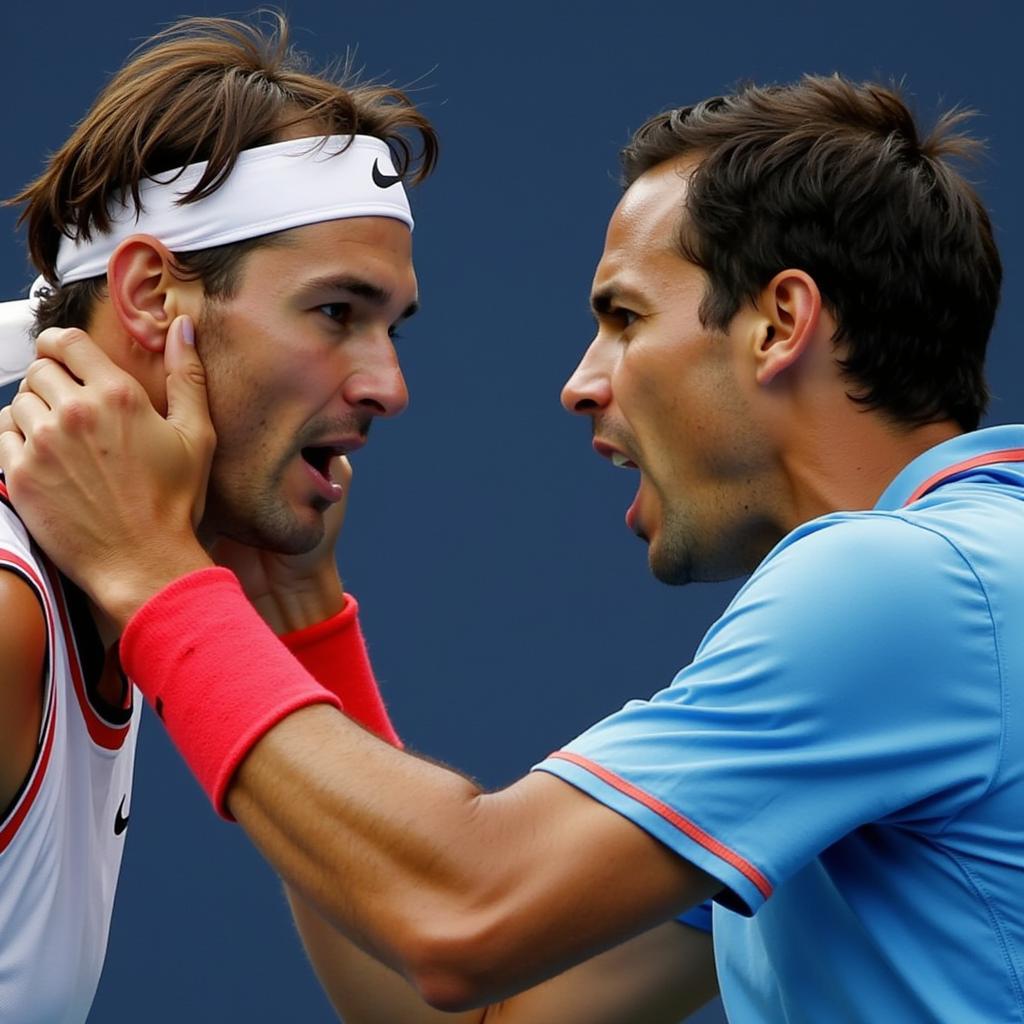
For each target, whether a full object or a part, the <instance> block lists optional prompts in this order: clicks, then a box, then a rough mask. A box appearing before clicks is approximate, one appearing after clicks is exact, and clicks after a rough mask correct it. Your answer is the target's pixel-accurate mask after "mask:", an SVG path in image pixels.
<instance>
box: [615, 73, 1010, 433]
mask: <svg viewBox="0 0 1024 1024" xmlns="http://www.w3.org/2000/svg"><path fill="white" fill-rule="evenodd" d="M969 113H970V112H968V111H957V110H953V111H950V112H948V113H946V114H945V115H943V116H942V117H941V118H940V119H939V121H938V123H937V124H936V126H935V128H934V129H933V130H932V131H931V133H930V134H928V135H927V136H926V137H924V138H922V137H921V136H920V135H919V133H918V130H917V126H916V125H915V123H914V118H913V115H912V114H911V112H910V110H909V109H908V107H907V105H906V103H905V102H904V101H903V99H902V98H901V96H900V95H899V93H898V92H897V91H896V90H895V89H890V88H886V87H884V86H881V85H877V84H872V83H864V84H857V83H853V82H850V81H847V80H846V79H844V78H842V77H840V76H839V75H833V76H831V77H816V76H806V77H804V78H803V79H801V80H800V81H799V82H797V83H795V84H792V85H787V86H769V87H757V86H746V87H744V88H741V89H740V90H738V91H737V92H736V93H734V94H733V95H730V96H718V97H715V98H713V99H708V100H705V101H704V102H702V103H698V104H696V105H695V106H690V107H681V108H679V109H676V110H669V111H666V112H665V113H662V114H658V115H656V116H655V117H652V118H651V119H650V120H648V121H647V123H646V124H644V125H643V126H642V127H641V128H640V129H639V130H638V131H637V132H636V133H635V134H634V136H633V138H632V140H631V142H630V143H629V145H628V146H627V147H626V148H625V149H624V150H623V152H622V163H623V172H624V184H625V185H626V187H628V186H629V185H630V184H632V183H633V182H634V181H635V180H636V179H637V178H638V177H639V176H640V175H641V174H643V173H644V172H645V171H647V170H649V169H650V168H652V167H654V166H656V165H658V164H660V163H662V162H663V161H665V160H670V159H673V158H675V157H679V156H683V155H687V154H691V155H693V156H695V157H696V158H697V159H698V160H699V163H698V165H697V167H696V169H695V171H694V173H693V175H692V177H691V178H690V181H689V187H688V190H687V195H686V199H685V206H684V210H685V215H684V216H682V217H681V221H680V231H679V237H678V246H679V249H680V252H681V254H682V255H683V256H684V257H685V258H686V259H688V260H691V261H692V262H694V263H696V264H697V265H698V266H700V267H702V268H703V269H704V271H705V272H706V273H707V275H708V278H709V287H708V291H707V294H706V295H705V297H704V300H703V302H702V305H701V311H700V312H701V318H702V320H703V322H704V323H705V324H706V325H707V326H711V327H713V328H715V329H718V330H723V329H725V328H726V327H727V326H728V324H729V322H730V321H731V320H732V318H733V316H734V315H735V314H736V312H737V310H738V309H739V308H740V305H741V304H742V303H743V302H744V301H747V300H752V299H754V298H755V297H756V296H757V294H758V293H759V292H760V291H761V289H762V288H764V287H765V286H766V285H767V284H768V282H769V281H770V280H771V279H772V278H773V277H774V276H775V275H776V274H777V273H778V272H779V271H780V270H783V269H786V268H789V267H793V268H798V269H802V270H804V271H806V272H807V273H808V274H810V275H811V277H813V278H814V280H815V282H816V283H817V285H818V287H819V288H820V289H821V293H822V297H823V300H824V302H825V303H826V305H827V307H828V308H829V309H830V311H831V312H832V314H833V315H834V317H835V319H836V322H837V325H838V326H837V331H836V336H835V338H834V341H835V342H836V343H837V344H838V343H841V344H842V345H843V351H842V358H841V359H840V365H841V366H842V367H843V370H844V373H845V374H846V376H847V379H848V380H849V381H850V382H851V385H852V387H853V390H852V391H851V397H852V398H854V400H856V401H859V402H861V403H863V404H864V405H865V406H866V407H868V408H875V409H881V410H883V411H885V412H887V413H888V414H890V416H891V417H892V418H893V419H894V420H895V421H897V422H902V423H907V424H919V423H927V422H932V421H936V420H941V419H946V418H951V419H953V420H955V421H956V422H957V423H959V424H960V425H961V426H962V427H963V428H964V429H966V430H971V429H974V428H975V427H977V425H978V423H979V421H980V418H981V416H982V414H983V413H984V411H985V407H986V405H987V402H988V389H987V387H986V384H985V378H984V359H985V347H986V344H987V342H988V336H989V333H990V331H991V328H992V322H993V319H994V317H995V312H996V307H997V305H998V302H999V288H1000V283H1001V280H1002V264H1001V262H1000V259H999V253H998V251H997V249H996V246H995V242H994V239H993V235H992V225H991V222H990V221H989V217H988V214H987V213H986V211H985V208H984V206H983V205H982V203H981V200H980V199H979V197H978V195H977V193H976V192H975V191H974V189H973V188H972V187H971V186H970V184H968V182H967V181H966V180H965V179H964V178H963V177H962V176H961V175H960V174H959V173H958V172H957V171H956V170H955V169H954V168H953V167H952V166H951V164H950V162H949V158H951V157H953V158H960V157H969V156H974V155H975V154H977V153H978V152H979V151H980V149H981V144H980V143H979V142H978V141H977V140H975V139H972V138H970V137H969V136H967V135H965V134H964V133H962V132H961V131H960V130H959V129H960V126H961V124H962V122H963V121H964V120H965V119H966V118H967V117H968V116H969Z"/></svg>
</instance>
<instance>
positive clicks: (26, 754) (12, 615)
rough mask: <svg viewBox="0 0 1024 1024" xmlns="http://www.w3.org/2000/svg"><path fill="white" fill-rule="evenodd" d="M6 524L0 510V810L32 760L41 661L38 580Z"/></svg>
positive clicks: (43, 636) (43, 630)
mask: <svg viewBox="0 0 1024 1024" xmlns="http://www.w3.org/2000/svg"><path fill="white" fill-rule="evenodd" d="M12 519H13V515H12V513H10V512H9V511H8V509H6V508H3V507H0V622H2V624H3V625H2V626H0V809H2V808H4V807H7V806H8V805H9V804H10V802H11V800H12V799H13V798H14V796H15V795H16V793H17V791H18V789H19V788H20V786H21V784H22V782H23V780H24V778H25V776H26V775H27V773H28V771H29V770H30V768H31V766H32V763H33V761H34V759H35V755H36V748H37V745H38V739H39V730H40V725H41V718H42V708H43V698H44V679H43V674H44V670H45V667H46V662H47V626H46V617H45V613H44V610H43V601H44V597H43V584H42V578H41V574H40V572H39V567H38V565H37V564H36V562H35V560H34V559H33V558H32V557H31V554H30V552H29V551H28V550H27V547H26V546H25V545H24V544H23V543H22V542H21V537H20V536H19V532H18V530H17V529H16V527H15V526H14V525H13V524H12V522H11V520H12ZM17 525H18V526H20V523H19V524H17Z"/></svg>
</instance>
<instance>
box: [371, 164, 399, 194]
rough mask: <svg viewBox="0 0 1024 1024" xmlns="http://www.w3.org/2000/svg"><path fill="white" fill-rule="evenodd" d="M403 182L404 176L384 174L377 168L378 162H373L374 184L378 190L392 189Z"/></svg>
mask: <svg viewBox="0 0 1024 1024" xmlns="http://www.w3.org/2000/svg"><path fill="white" fill-rule="evenodd" d="M401 180H402V176H401V175H400V174H384V173H383V172H382V171H381V169H380V168H379V167H378V166H377V161H376V160H374V161H373V183H374V185H376V186H377V187H378V188H391V186H392V185H394V184H396V183H397V182H399V181H401Z"/></svg>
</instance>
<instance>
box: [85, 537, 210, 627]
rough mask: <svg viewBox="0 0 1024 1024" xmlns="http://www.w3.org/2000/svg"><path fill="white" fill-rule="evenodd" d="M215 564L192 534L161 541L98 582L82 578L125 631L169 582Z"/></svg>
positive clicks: (109, 570)
mask: <svg viewBox="0 0 1024 1024" xmlns="http://www.w3.org/2000/svg"><path fill="white" fill-rule="evenodd" d="M212 565H213V562H212V561H211V560H210V557H209V555H207V554H206V552H205V551H204V550H203V549H202V547H200V545H199V542H198V541H197V540H196V539H195V538H194V537H190V538H188V539H187V540H184V541H182V542H180V543H176V544H160V545H156V546H155V547H153V548H151V549H149V550H148V551H147V552H146V553H145V554H144V555H142V556H140V557H136V558H134V559H133V560H131V561H126V562H125V563H124V564H123V565H117V566H109V567H106V568H104V569H103V571H102V572H99V573H98V574H97V578H96V580H95V582H93V581H91V580H83V581H81V585H82V587H83V589H84V590H85V591H86V592H87V593H89V595H90V596H91V597H92V599H93V600H94V602H95V603H96V605H97V606H98V607H99V608H100V610H101V611H102V612H104V613H105V614H106V615H107V616H108V617H109V618H110V619H111V620H112V621H113V623H114V625H115V626H116V627H117V629H118V630H119V631H123V630H124V628H125V626H126V625H127V624H128V620H129V619H131V618H132V616H133V615H134V614H135V613H136V612H137V611H138V610H139V609H140V608H141V607H142V606H143V605H144V604H145V603H146V602H147V601H149V599H150V598H152V597H153V596H155V595H156V594H158V593H159V592H160V591H161V590H163V589H164V588H165V587H166V586H167V585H168V584H170V583H172V582H174V580H176V579H179V578H180V577H182V576H185V575H187V574H188V573H190V572H193V571H195V570H196V569H208V568H210V567H211V566H212Z"/></svg>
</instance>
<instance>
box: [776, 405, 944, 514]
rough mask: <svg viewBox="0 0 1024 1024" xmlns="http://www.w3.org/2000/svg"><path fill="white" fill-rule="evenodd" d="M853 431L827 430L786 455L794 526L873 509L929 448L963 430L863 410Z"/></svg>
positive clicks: (857, 415)
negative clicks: (903, 422)
mask: <svg viewBox="0 0 1024 1024" xmlns="http://www.w3.org/2000/svg"><path fill="white" fill-rule="evenodd" d="M853 415H854V416H855V417H856V419H855V420H854V421H853V425H852V429H843V427H844V426H846V425H845V424H837V425H836V426H837V427H838V429H829V428H825V429H823V430H822V431H820V433H818V434H817V435H814V434H811V435H807V434H805V435H804V436H803V441H804V443H803V444H802V445H800V446H798V447H796V448H795V449H794V450H793V451H791V452H789V453H787V454H786V455H785V456H784V457H783V466H784V471H785V473H786V476H787V478H788V481H789V486H790V494H791V503H790V504H791V517H792V521H791V523H790V524H789V528H790V529H792V528H794V527H795V526H798V525H799V524H800V523H804V522H807V521H808V520H809V519H814V518H816V517H817V516H821V515H825V514H827V513H829V512H844V511H857V510H862V509H869V508H873V507H874V505H875V503H876V502H877V501H878V499H879V497H880V496H881V494H882V492H883V491H884V490H885V488H886V487H887V486H888V485H889V484H890V483H891V482H892V480H893V479H894V478H895V477H896V475H897V474H898V473H899V472H900V470H902V469H903V468H904V466H906V465H907V464H908V463H909V462H912V461H913V460H914V459H915V458H917V456H918V455H921V454H922V453H923V452H926V451H927V450H928V449H929V448H934V447H935V445H937V444H941V443H942V442H943V441H948V440H949V439H950V438H953V437H956V436H957V435H959V434H962V433H963V428H961V427H960V426H959V425H958V424H956V423H954V422H952V421H951V420H943V421H941V422H938V423H928V424H925V425H923V426H919V427H910V428H907V427H904V426H898V425H894V424H893V423H892V422H891V421H889V420H886V419H885V418H884V417H883V416H882V415H881V414H879V413H876V412H865V411H863V410H861V409H859V408H858V409H857V411H856V412H854V413H853Z"/></svg>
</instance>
